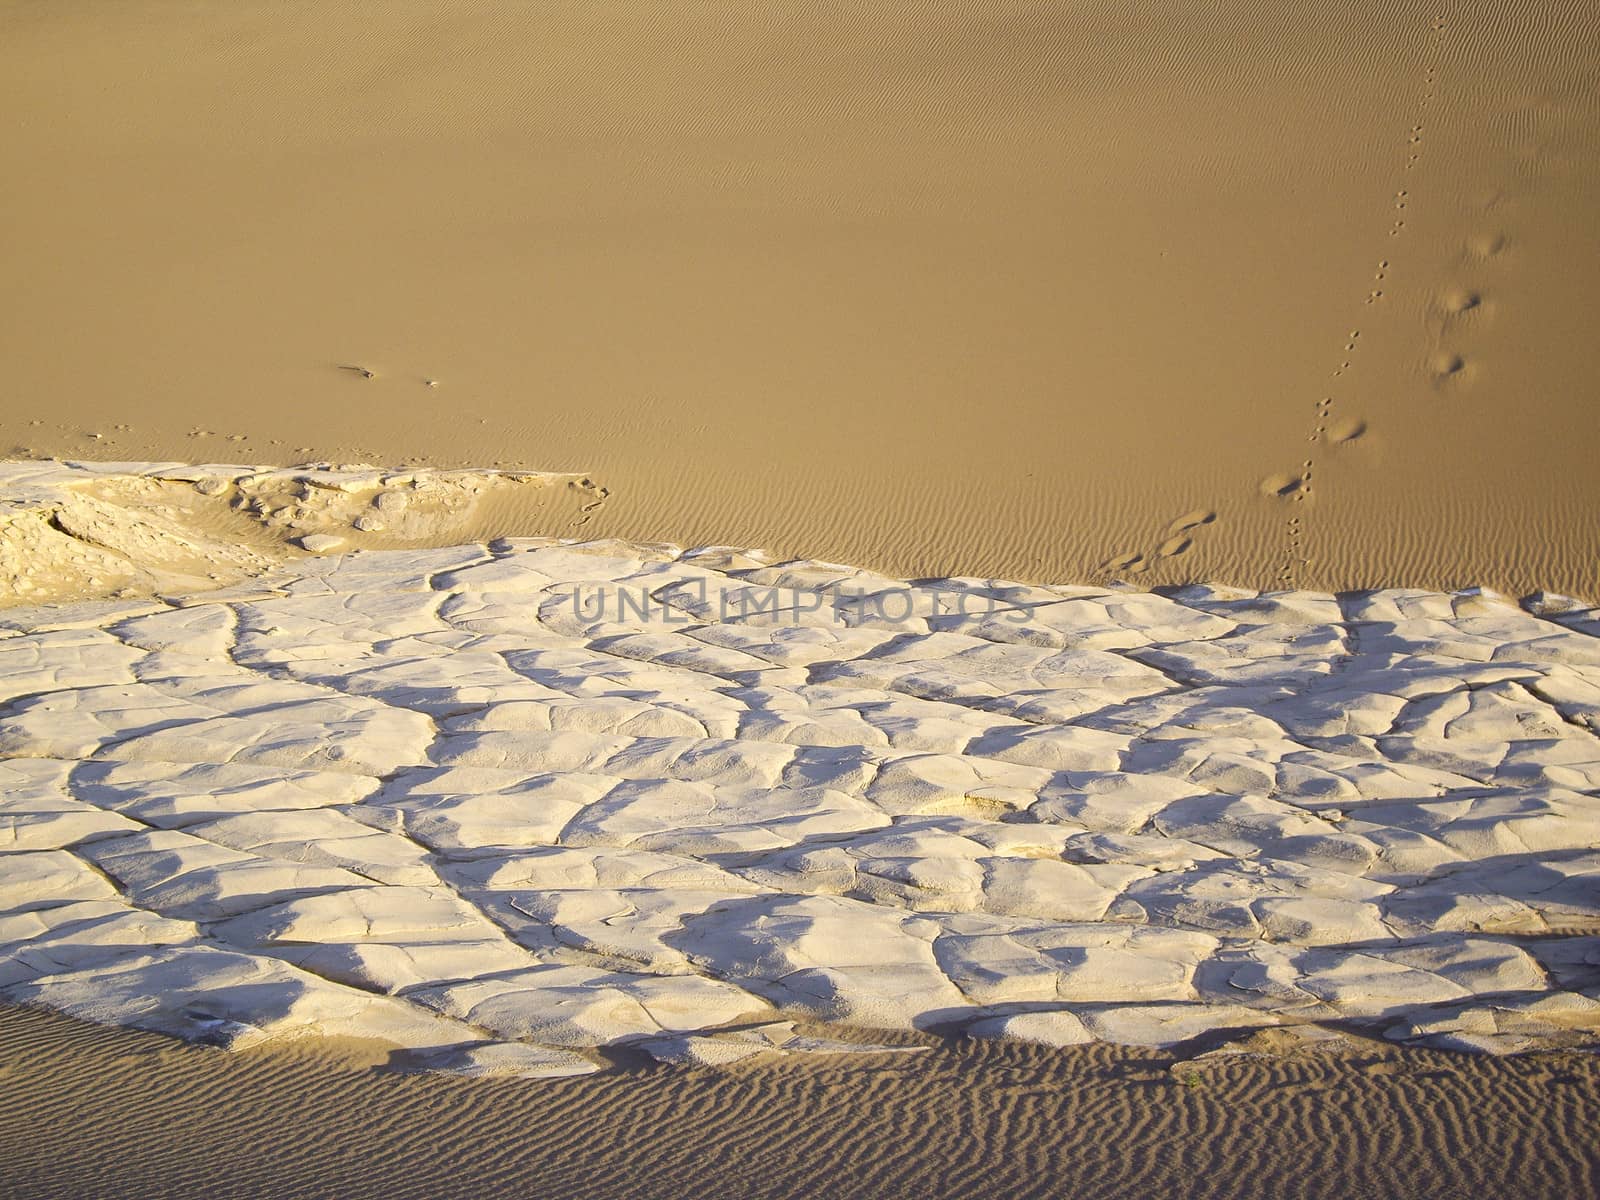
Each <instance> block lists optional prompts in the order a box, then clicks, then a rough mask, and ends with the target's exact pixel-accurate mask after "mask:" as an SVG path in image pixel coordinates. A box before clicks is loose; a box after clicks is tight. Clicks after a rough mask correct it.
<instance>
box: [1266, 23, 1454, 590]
mask: <svg viewBox="0 0 1600 1200" xmlns="http://www.w3.org/2000/svg"><path fill="white" fill-rule="evenodd" d="M1448 25H1449V22H1448V21H1447V20H1446V19H1445V17H1444V16H1442V15H1439V16H1435V17H1433V18H1432V19H1431V20H1430V21H1429V23H1428V33H1427V40H1426V44H1425V46H1424V50H1423V57H1424V60H1425V65H1424V68H1423V77H1422V96H1421V98H1420V99H1419V100H1418V102H1417V108H1416V112H1415V115H1414V117H1413V118H1412V122H1411V125H1410V126H1409V128H1408V129H1407V132H1406V142H1405V161H1404V163H1403V164H1402V165H1401V168H1400V182H1399V186H1397V187H1396V188H1395V190H1394V193H1393V196H1392V197H1391V204H1392V210H1393V212H1394V218H1393V220H1392V221H1391V222H1390V224H1389V228H1388V231H1387V234H1388V237H1389V239H1390V240H1391V241H1395V240H1398V239H1400V238H1402V237H1403V236H1404V235H1405V231H1406V216H1407V214H1408V212H1409V211H1410V208H1411V202H1412V198H1413V197H1412V194H1411V187H1410V186H1409V181H1408V179H1407V176H1408V175H1409V174H1410V173H1411V172H1413V171H1414V170H1415V169H1416V167H1417V164H1418V163H1419V162H1421V161H1422V154H1423V146H1424V140H1423V139H1424V136H1425V135H1426V132H1427V125H1428V110H1429V109H1430V108H1431V107H1432V105H1433V102H1434V99H1435V97H1436V96H1437V95H1438V91H1439V65H1438V58H1439V50H1440V44H1441V42H1442V40H1443V38H1444V31H1445V29H1446V28H1447V27H1448ZM1389 270H1390V260H1389V259H1387V258H1382V259H1379V260H1378V265H1377V268H1376V270H1374V272H1373V275H1372V283H1373V286H1372V287H1371V288H1370V289H1369V290H1368V291H1367V294H1366V296H1365V297H1364V298H1363V299H1362V305H1363V306H1364V307H1369V308H1370V307H1374V306H1376V305H1378V304H1381V303H1382V302H1383V298H1384V289H1383V283H1384V281H1385V280H1386V279H1387V278H1388V275H1389ZM1463 311H1464V310H1463ZM1360 338H1361V330H1360V329H1352V330H1351V331H1350V333H1349V335H1348V336H1347V337H1346V338H1345V342H1344V346H1343V348H1342V350H1341V353H1340V355H1339V364H1338V366H1336V367H1334V368H1333V371H1332V372H1331V378H1332V379H1333V380H1334V381H1338V380H1341V379H1343V378H1344V376H1345V373H1346V372H1348V371H1349V370H1351V368H1352V366H1353V364H1354V363H1355V362H1356V361H1357V359H1356V352H1357V348H1358V346H1359V344H1360ZM1459 370H1460V364H1459V363H1458V364H1457V365H1456V366H1455V367H1454V368H1452V372H1451V373H1453V372H1454V371H1459ZM1337 386H1338V384H1337V382H1334V383H1332V384H1330V391H1336V389H1337ZM1334 407H1335V396H1334V395H1332V394H1330V395H1326V396H1324V397H1323V398H1322V399H1320V400H1318V401H1317V403H1316V409H1315V417H1314V419H1313V422H1312V426H1311V431H1310V432H1309V433H1308V434H1307V435H1306V441H1307V442H1308V443H1310V444H1312V445H1315V444H1317V443H1318V442H1327V443H1329V444H1332V445H1340V446H1343V445H1349V444H1350V443H1352V442H1355V441H1358V440H1360V438H1361V437H1362V436H1363V435H1364V434H1365V433H1366V432H1367V423H1366V421H1365V420H1363V419H1361V418H1360V417H1351V416H1339V417H1335V415H1334ZM1315 470H1316V462H1315V459H1314V458H1308V459H1306V460H1305V462H1304V464H1303V465H1302V467H1301V470H1300V472H1299V474H1277V475H1269V476H1267V477H1266V478H1265V479H1263V480H1262V481H1261V482H1260V483H1259V484H1258V485H1257V490H1258V491H1259V492H1260V493H1261V495H1263V496H1265V497H1268V498H1271V499H1278V500H1288V501H1293V503H1294V504H1295V505H1296V506H1297V507H1298V506H1301V505H1303V504H1304V503H1305V500H1306V497H1307V496H1309V495H1310V494H1311V478H1312V475H1313V473H1314V472H1315ZM1305 536H1306V522H1305V519H1304V517H1303V516H1301V515H1300V514H1299V512H1295V513H1294V515H1292V516H1290V517H1288V518H1287V519H1286V520H1285V522H1284V536H1283V565H1282V567H1281V568H1280V569H1279V571H1278V579H1279V581H1280V582H1281V583H1282V584H1283V586H1285V587H1289V588H1292V587H1294V586H1295V576H1296V573H1297V572H1298V570H1299V569H1300V567H1301V566H1302V565H1304V564H1305V563H1306V562H1308V561H1309V559H1308V557H1307V555H1306V552H1305Z"/></svg>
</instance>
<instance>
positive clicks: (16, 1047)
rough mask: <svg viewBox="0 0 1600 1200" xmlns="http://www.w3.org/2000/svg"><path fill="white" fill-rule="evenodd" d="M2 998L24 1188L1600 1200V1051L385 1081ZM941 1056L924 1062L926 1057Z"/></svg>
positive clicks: (47, 1192) (1117, 1052)
mask: <svg viewBox="0 0 1600 1200" xmlns="http://www.w3.org/2000/svg"><path fill="white" fill-rule="evenodd" d="M371 1062H372V1055H371V1054H370V1053H366V1052H363V1050H362V1049H361V1048H359V1047H355V1046H348V1047H346V1046H338V1047H334V1048H332V1049H330V1048H329V1047H325V1046H316V1045H306V1044H301V1045H294V1046H289V1047H282V1048H276V1049H263V1050H252V1051H243V1052H240V1053H238V1054H226V1053H223V1052H220V1051H215V1050H205V1049H201V1048H196V1047H192V1046H184V1045H181V1044H178V1043H173V1042H171V1041H168V1040H167V1039H165V1038H157V1037H154V1036H152V1035H148V1034H138V1033H129V1032H128V1031H125V1030H116V1031H112V1030H97V1029H95V1028H94V1027H92V1026H85V1025H79V1024H77V1023H75V1022H71V1021H68V1020H66V1019H65V1018H62V1017H57V1016H52V1015H50V1014H45V1013H31V1012H17V1011H14V1010H4V1011H0V1071H3V1072H4V1074H0V1155H3V1156H4V1161H5V1164H6V1169H5V1171H4V1172H0V1195H3V1196H5V1197H7V1200H24V1198H28V1200H42V1198H44V1197H63V1198H67V1197H70V1198H71V1200H77V1198H78V1197H81V1196H85V1195H96V1196H107V1195H117V1196H140V1195H149V1196H165V1197H183V1198H188V1197H195V1198H200V1197H205V1198H207V1200H209V1198H211V1197H219V1198H226V1200H235V1198H243V1197H263V1198H270V1200H290V1198H298V1197H324V1196H328V1195H339V1196H361V1197H368V1196H371V1197H377V1196H385V1197H390V1196H392V1197H426V1198H428V1200H433V1198H434V1197H453V1196H461V1197H480V1196H498V1195H506V1196H528V1195H536V1196H540V1197H550V1198H556V1197H594V1196H629V1197H638V1198H640V1200H677V1198H679V1197H682V1196H685V1195H695V1196H705V1197H708V1200H777V1198H779V1197H812V1196H827V1197H830V1198H831V1197H838V1198H841V1200H844V1198H854V1197H861V1198H863V1200H866V1198H871V1200H915V1198H920V1197H927V1196H968V1195H974V1194H981V1195H985V1196H995V1197H1023V1196H1029V1197H1046V1196H1081V1197H1085V1198H1096V1197H1142V1196H1152V1195H1156V1196H1190V1197H1213V1196H1214V1197H1219V1198H1224V1197H1225V1198H1228V1200H1233V1198H1235V1197H1239V1198H1243V1200H1249V1198H1252V1197H1261V1198H1262V1200H1278V1197H1282V1196H1286V1195H1293V1196H1297V1197H1306V1198H1307V1200H1320V1198H1324V1197H1325V1198H1327V1200H1346V1198H1347V1197H1351V1196H1363V1197H1365V1196H1406V1197H1428V1198H1430V1200H1433V1198H1439V1200H1474V1198H1479V1197H1485V1196H1495V1197H1500V1196H1504V1197H1508V1198H1510V1200H1523V1198H1529V1200H1535V1198H1537V1200H1556V1198H1558V1197H1559V1198H1562V1200H1565V1198H1566V1197H1574V1196H1589V1195H1593V1194H1594V1193H1595V1190H1596V1188H1597V1187H1600V1152H1597V1149H1596V1145H1595V1139H1594V1137H1593V1131H1594V1128H1595V1125H1596V1123H1597V1121H1600V1102H1597V1099H1596V1097H1597V1096H1600V1060H1597V1059H1596V1058H1595V1057H1594V1056H1593V1055H1571V1054H1566V1055H1552V1056H1536V1057H1527V1058H1515V1059H1487V1058H1482V1057H1467V1056H1464V1055H1459V1054H1442V1053H1439V1052H1437V1051H1426V1050H1407V1051H1397V1050H1395V1049H1393V1048H1389V1047H1385V1046H1382V1045H1379V1044H1372V1043H1362V1044H1360V1045H1358V1046H1354V1047H1352V1048H1351V1049H1350V1050H1349V1051H1348V1052H1347V1053H1340V1054H1326V1053H1316V1054H1307V1055H1300V1056H1297V1057H1291V1058H1283V1057H1276V1056H1274V1057H1268V1058H1248V1057H1240V1058H1233V1059H1229V1060H1227V1061H1225V1062H1201V1063H1188V1064H1181V1065H1176V1066H1175V1065H1174V1060H1173V1056H1172V1055H1168V1054H1159V1053H1154V1052H1151V1051H1137V1050H1125V1049H1119V1048H1116V1047H1107V1046H1079V1047H1074V1048H1071V1049H1069V1050H1041V1049H1040V1048H1038V1047H1026V1046H1015V1045H1003V1044H999V1043H993V1042H964V1043H959V1044H956V1045H953V1046H950V1047H947V1048H940V1049H936V1050H934V1051H932V1052H930V1053H927V1054H923V1055H918V1056H917V1057H916V1058H915V1059H914V1060H903V1061H902V1063H901V1064H900V1065H898V1066H896V1065H892V1064H891V1065H888V1066H885V1065H883V1064H882V1063H881V1062H880V1063H877V1064H874V1065H872V1066H870V1067H864V1066H863V1065H861V1063H859V1062H856V1063H851V1062H848V1061H845V1062H841V1061H837V1060H836V1061H831V1062H827V1061H822V1060H810V1061H795V1060H789V1059H783V1060H779V1061H777V1062H775V1063H768V1064H765V1065H762V1064H754V1065H744V1066H740V1067H737V1068H734V1069H731V1070H716V1071H714V1070H710V1069H707V1068H681V1067H672V1068H668V1067H651V1068H646V1067H638V1066H634V1067H630V1068H628V1069H626V1070H624V1071H622V1072H620V1073H618V1074H616V1075H609V1074H608V1075H596V1076H590V1077H588V1078H586V1079H566V1080H557V1081H554V1082H550V1081H526V1080H515V1079H510V1080H481V1079H480V1080H460V1079H449V1078H443V1077H440V1076H437V1075H396V1074H388V1073H378V1074H374V1073H373V1072H372V1071H371V1070H370V1069H363V1068H364V1067H366V1066H367V1065H369V1064H370V1063H371ZM911 1062H914V1063H915V1066H914V1068H912V1067H911V1066H909V1065H908V1064H909V1063H911Z"/></svg>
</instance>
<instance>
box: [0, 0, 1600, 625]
mask: <svg viewBox="0 0 1600 1200" xmlns="http://www.w3.org/2000/svg"><path fill="white" fill-rule="evenodd" d="M1586 7H1587V6H1586V5H1584V4H1583V3H1580V2H1579V0H1559V2H1556V3H1532V2H1530V0H1517V2H1514V3H1491V2H1490V0H1444V2H1440V3H1433V2H1429V3H1423V2H1421V0H1362V2H1361V3H1356V4H1345V5H1336V4H1323V5H1314V6H1311V5H1293V6H1285V5H1281V4H1272V5H1268V4H1246V5H1226V4H1220V3H1216V4H1201V5H1185V6H1177V7H1175V8H1174V7H1173V6H1163V7H1161V8H1160V9H1159V11H1158V10H1157V9H1148V8H1146V9H1141V8H1138V7H1136V6H1123V5H1112V4H1109V3H1101V2H1092V3H1072V4H1068V3H1063V2H1049V3H1041V2H1035V0H1027V2H1025V0H968V2H966V3H961V4H948V3H933V2H929V3H906V2H887V0H873V2H870V3H866V2H856V3H839V2H837V0H818V2H816V3H809V4H805V5H798V6H796V5H781V6H773V5H758V4H736V3H732V2H731V0H655V2H652V3H644V2H643V0H626V2H623V3H607V4H596V3H592V2H589V0H582V2H579V0H560V2H557V0H552V2H550V3H540V4H536V5H525V4H510V3H479V4H474V5H471V6H469V7H468V10H467V11H461V10H460V9H459V8H458V7H456V6H452V8H451V10H450V11H449V12H447V13H446V12H438V11H434V10H432V9H426V10H425V9H424V8H423V7H420V6H414V5H388V4H377V3H360V2H356V0H343V2H341V3H338V4H323V3H317V4H309V3H301V4H273V5H267V4H262V3H238V4H229V5H205V6H196V5H178V4H167V3H150V2H148V0H129V2H126V3H121V4H117V5H104V4H88V3H80V2H73V0H49V2H48V3H46V2H42V0H41V2H26V0H11V2H9V3H7V4H5V5H4V6H3V8H0V111H4V112H6V113H7V114H8V116H7V119H6V121H5V122H4V124H3V126H0V164H3V168H4V170H5V173H6V176H7V180H8V182H7V186H6V188H5V189H4V190H3V192H0V254H3V256H4V261H5V262H6V283H5V287H4V289H3V292H0V361H3V362H4V363H5V376H4V380H3V387H4V400H3V401H0V442H3V446H0V449H4V450H9V449H10V448H11V447H12V446H14V445H17V446H23V445H25V446H30V447H33V448H34V449H36V450H40V451H46V452H52V453H68V454H75V455H79V456H83V455H94V456H96V457H102V458H164V457H174V458H179V459H183V460H187V461H194V460H198V459H205V458H215V457H226V458H231V459H239V458H247V459H249V460H251V461H278V462H291V461H303V460H305V459H307V458H310V457H332V458H362V459H368V460H372V461H380V462H385V463H393V462H397V461H400V460H406V459H425V460H428V461H430V462H435V463H441V464H449V465H471V466H483V465H489V464H491V463H494V462H496V461H499V462H505V463H514V464H518V465H529V466H534V467H539V468H546V469H551V470H579V471H588V472H593V473H594V474H595V478H596V479H597V480H599V482H600V483H602V484H604V485H606V486H608V487H609V488H610V489H611V496H610V498H609V500H608V502H607V504H606V505H605V507H604V508H603V509H602V510H600V511H599V512H598V513H596V516H595V521H594V524H593V527H592V530H591V531H592V532H594V533H597V534H601V535H605V534H619V535H627V536H634V537H668V538H671V539H673V540H676V541H680V542H685V543H694V542H706V541H715V542H726V543H732V544H738V545H767V546H770V547H772V548H773V549H775V550H778V551H780V552H791V553H806V554H813V555H822V556H826V557H830V558H835V559H840V560H843V561H850V562H859V563H865V564H868V565H872V566H877V567H881V568H884V569H888V570H891V571H894V572H896V573H900V574H916V573H928V574H931V573H943V572H948V571H952V570H959V571H962V572H970V573H985V574H1004V575H1007V576H1009V577H1013V578H1027V579H1046V578H1048V579H1051V580H1057V581H1060V580H1083V579H1089V578H1102V577H1104V576H1105V575H1106V574H1130V573H1136V572H1138V571H1139V570H1140V569H1141V568H1143V569H1144V573H1143V574H1142V575H1140V576H1139V578H1140V579H1141V581H1148V582H1172V581H1180V580H1188V579H1209V580H1219V581H1226V582H1233V583H1238V584H1242V585H1249V586H1265V585H1271V584H1274V583H1277V582H1279V581H1285V582H1292V583H1295V584H1297V585H1300V586H1311V587H1318V588H1324V589H1326V588H1336V587H1349V586H1365V585H1375V584H1396V583H1408V584H1417V585H1424V586H1430V587H1453V586H1459V585H1462V584H1469V583H1485V584H1491V585H1496V586H1500V587H1502V588H1505V589H1507V590H1510V591H1513V592H1522V591H1528V590H1531V589H1533V588H1536V587H1553V588H1556V589H1558V590H1562V591H1567V592H1574V593H1580V594H1588V595H1591V596H1593V595H1594V594H1595V592H1596V589H1597V587H1600V581H1597V580H1596V576H1595V572H1596V560H1597V558H1600V523H1597V522H1596V521H1595V520H1594V494H1595V484H1596V482H1597V467H1596V463H1597V462H1600V422H1596V421H1595V420H1594V419H1593V413H1592V407H1593V399H1594V395H1595V387H1596V383H1595V378H1596V368H1597V366H1600V357H1597V352H1596V350H1595V346H1596V342H1595V339H1594V338H1593V337H1592V329H1591V328H1590V324H1591V323H1592V314H1593V312H1594V311H1595V309H1596V305H1597V304H1600V275H1597V274H1596V272H1595V271H1594V270H1593V263H1594V261H1595V260H1596V255H1597V252H1600V232H1597V231H1600V226H1597V225H1596V224H1595V222H1594V221H1593V220H1592V214H1593V212H1594V211H1595V209H1596V208H1597V207H1600V156H1597V133H1596V131H1597V121H1596V99H1595V97H1596V95H1597V94H1600V93H1597V90H1596V88H1595V86H1594V84H1595V70H1596V62H1597V58H1600V55H1597V48H1596V37H1597V34H1596V25H1595V23H1594V22H1593V21H1592V20H1590V19H1586V18H1585V13H1586ZM352 367H361V368H366V369H367V370H368V371H371V372H373V374H372V375H371V376H369V375H367V374H364V373H363V372H361V371H357V370H352V369H350V368H352ZM429 380H432V381H434V383H435V385H436V386H429V385H428V382H427V381H429ZM89 433H98V434H101V435H102V437H101V438H99V439H91V438H88V437H86V436H85V435H86V434H89ZM226 439H236V440H235V441H232V442H229V441H227V440H226ZM218 443H222V445H221V446H220V447H219V445H218ZM1263 490H1265V491H1266V492H1269V493H1273V494H1271V495H1264V494H1263ZM1280 491H1281V492H1284V493H1286V494H1284V495H1278V494H1276V493H1278V492H1280ZM1208 513H1212V514H1215V519H1214V520H1212V521H1211V522H1209V523H1208V524H1205V525H1203V526H1196V527H1195V529H1194V530H1193V531H1185V530H1183V529H1181V528H1179V526H1181V525H1182V524H1183V523H1184V522H1183V520H1182V518H1183V517H1184V516H1185V515H1186V514H1195V515H1196V516H1202V515H1204V514H1208ZM1136 556H1142V557H1138V558H1137V559H1136Z"/></svg>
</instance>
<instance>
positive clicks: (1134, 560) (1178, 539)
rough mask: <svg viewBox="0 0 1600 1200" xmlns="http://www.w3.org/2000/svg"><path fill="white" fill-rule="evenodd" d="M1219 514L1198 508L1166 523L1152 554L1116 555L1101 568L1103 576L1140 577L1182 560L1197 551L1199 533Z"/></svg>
mask: <svg viewBox="0 0 1600 1200" xmlns="http://www.w3.org/2000/svg"><path fill="white" fill-rule="evenodd" d="M1216 519H1217V514H1216V512H1215V511H1214V510H1212V509H1209V508H1196V509H1192V510H1191V511H1189V512H1186V513H1184V514H1183V516H1181V517H1177V518H1175V519H1173V520H1172V521H1169V522H1168V523H1167V526H1166V528H1165V529H1163V530H1162V531H1161V534H1160V539H1161V540H1160V541H1159V542H1158V543H1157V545H1156V547H1155V549H1153V550H1149V551H1138V550H1130V551H1125V552H1123V553H1121V554H1116V555H1113V556H1112V557H1111V558H1108V559H1106V561H1105V562H1103V563H1101V564H1100V568H1099V573H1100V574H1102V575H1140V574H1143V573H1144V572H1145V571H1148V570H1149V569H1150V568H1151V567H1153V566H1155V565H1156V564H1157V563H1158V562H1160V561H1161V560H1162V559H1166V558H1181V557H1182V556H1183V555H1185V554H1187V553H1189V551H1190V550H1192V549H1193V548H1194V540H1195V536H1196V534H1197V532H1198V531H1199V530H1201V529H1203V528H1204V527H1205V526H1207V525H1210V524H1212V523H1214V522H1215V521H1216Z"/></svg>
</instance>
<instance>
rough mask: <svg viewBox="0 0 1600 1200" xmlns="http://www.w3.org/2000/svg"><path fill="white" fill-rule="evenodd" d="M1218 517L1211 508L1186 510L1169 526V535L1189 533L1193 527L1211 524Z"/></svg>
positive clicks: (1197, 527)
mask: <svg viewBox="0 0 1600 1200" xmlns="http://www.w3.org/2000/svg"><path fill="white" fill-rule="evenodd" d="M1216 519H1217V514H1216V513H1214V512H1212V511H1211V510H1210V509H1209V508H1197V509H1195V510H1194V511H1193V512H1186V513H1184V514H1183V516H1181V517H1179V518H1178V519H1177V520H1176V521H1174V522H1172V524H1170V525H1168V526H1167V536H1169V537H1172V536H1175V535H1177V534H1180V533H1188V532H1189V530H1191V529H1199V528H1200V527H1201V526H1202V525H1209V524H1211V522H1213V521H1215V520H1216Z"/></svg>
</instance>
